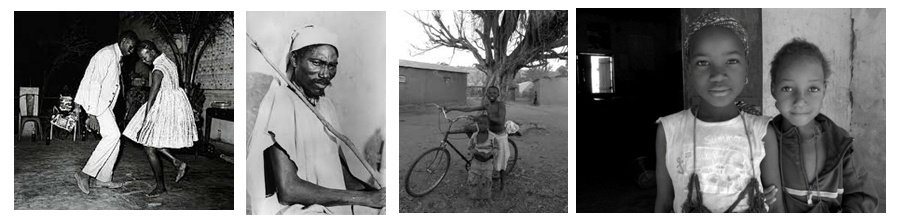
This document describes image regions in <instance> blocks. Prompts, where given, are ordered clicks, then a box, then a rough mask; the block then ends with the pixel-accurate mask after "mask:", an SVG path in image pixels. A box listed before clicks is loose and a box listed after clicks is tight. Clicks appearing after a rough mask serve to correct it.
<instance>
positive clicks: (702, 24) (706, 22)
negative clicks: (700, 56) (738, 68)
mask: <svg viewBox="0 0 898 222" xmlns="http://www.w3.org/2000/svg"><path fill="white" fill-rule="evenodd" d="M687 22H688V21H687ZM712 26H717V27H723V28H726V29H729V30H730V31H733V33H735V34H736V37H737V38H739V41H742V46H743V47H744V48H743V49H744V51H745V55H748V34H747V33H746V32H745V28H743V27H742V25H740V24H739V21H737V20H736V19H735V18H733V17H730V16H727V15H723V14H720V13H717V12H711V13H708V14H704V15H702V16H699V17H698V19H696V20H695V21H693V22H692V23H690V24H689V28H687V29H686V38H685V39H683V51H684V52H685V53H686V56H687V57H689V56H691V55H690V54H689V53H690V52H689V40H690V39H692V35H694V34H695V33H696V32H698V30H701V29H703V28H706V27H712Z"/></svg>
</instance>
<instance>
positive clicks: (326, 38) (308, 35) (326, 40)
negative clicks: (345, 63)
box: [287, 25, 340, 61]
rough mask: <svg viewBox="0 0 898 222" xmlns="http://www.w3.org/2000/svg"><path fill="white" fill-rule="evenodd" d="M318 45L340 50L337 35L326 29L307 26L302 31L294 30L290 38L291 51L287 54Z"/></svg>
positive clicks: (288, 59)
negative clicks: (326, 45)
mask: <svg viewBox="0 0 898 222" xmlns="http://www.w3.org/2000/svg"><path fill="white" fill-rule="evenodd" d="M316 44H328V45H331V46H334V48H336V49H339V48H340V47H339V46H338V43H337V35H336V34H334V33H333V32H330V31H328V30H327V29H325V28H319V27H315V25H306V26H305V27H302V28H300V29H297V30H293V34H292V35H291V36H290V51H288V52H287V54H288V56H289V53H290V52H293V51H296V50H298V49H301V48H302V47H306V46H310V45H316ZM287 61H290V58H287Z"/></svg>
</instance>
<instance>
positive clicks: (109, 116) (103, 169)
mask: <svg viewBox="0 0 898 222" xmlns="http://www.w3.org/2000/svg"><path fill="white" fill-rule="evenodd" d="M97 122H99V124H100V135H101V136H103V138H102V139H100V143H99V144H97V147H96V148H94V152H93V153H92V154H90V159H88V160H87V164H85V165H84V169H81V172H84V173H86V174H87V175H90V176H92V177H94V178H97V180H99V181H103V182H110V181H112V168H113V167H115V160H116V159H117V158H118V152H119V147H120V145H121V140H119V138H120V137H121V135H122V134H121V132H119V129H118V125H117V124H116V123H115V114H113V113H112V110H109V111H106V113H104V114H102V115H100V116H97Z"/></svg>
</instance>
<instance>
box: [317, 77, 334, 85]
mask: <svg viewBox="0 0 898 222" xmlns="http://www.w3.org/2000/svg"><path fill="white" fill-rule="evenodd" d="M312 83H315V84H321V85H323V86H330V85H331V80H330V79H327V78H321V79H313V80H312Z"/></svg>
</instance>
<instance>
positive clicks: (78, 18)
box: [13, 12, 119, 115]
mask: <svg viewBox="0 0 898 222" xmlns="http://www.w3.org/2000/svg"><path fill="white" fill-rule="evenodd" d="M118 22H119V19H118V12H15V16H14V23H15V32H14V36H15V50H14V55H15V61H14V63H15V71H14V75H15V77H14V79H15V80H14V83H13V85H14V87H13V90H14V95H15V97H16V98H14V99H13V100H14V101H15V102H14V107H15V112H16V113H18V106H19V104H18V96H19V87H20V86H33V87H41V89H40V94H41V97H42V98H43V99H42V100H41V101H40V106H41V109H40V115H47V114H48V112H49V110H50V109H51V107H52V105H53V103H55V102H56V101H57V98H58V96H59V95H60V94H68V95H74V94H75V92H76V91H77V90H78V84H79V83H80V82H81V78H82V77H83V76H84V70H85V69H86V68H87V65H88V63H89V62H90V58H91V57H92V56H93V55H94V53H96V52H97V51H98V50H100V48H102V47H105V46H107V45H109V44H112V43H114V42H115V41H116V39H117V38H118V35H119V30H118ZM66 43H68V44H66ZM75 45H80V46H83V47H73V46H75ZM75 48H78V49H81V50H74V49H75ZM75 51H81V53H75ZM51 68H52V71H51ZM64 87H67V88H68V89H67V90H63V88H64Z"/></svg>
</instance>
